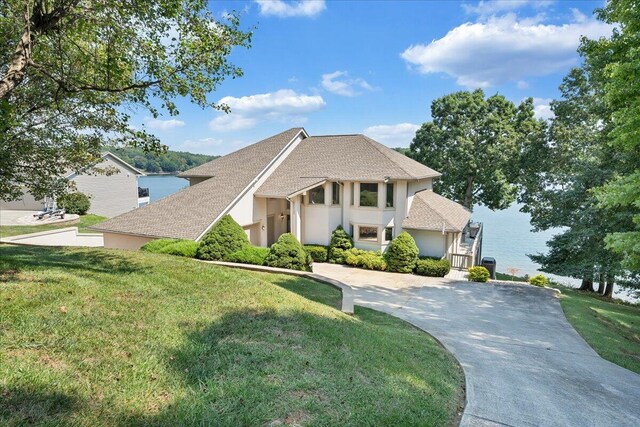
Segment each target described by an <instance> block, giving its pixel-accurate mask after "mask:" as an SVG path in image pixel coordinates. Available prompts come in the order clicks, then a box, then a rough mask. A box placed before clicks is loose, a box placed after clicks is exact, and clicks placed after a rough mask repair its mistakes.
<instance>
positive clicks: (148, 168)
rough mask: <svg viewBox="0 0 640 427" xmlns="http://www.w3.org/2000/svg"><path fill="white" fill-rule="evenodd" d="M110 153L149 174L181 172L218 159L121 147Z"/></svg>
mask: <svg viewBox="0 0 640 427" xmlns="http://www.w3.org/2000/svg"><path fill="white" fill-rule="evenodd" d="M110 151H111V152H113V153H114V154H115V155H116V156H118V157H120V158H121V159H122V160H124V161H125V162H127V163H129V164H130V165H132V166H133V167H135V168H137V169H141V170H143V171H145V172H149V173H175V172H182V171H185V170H187V169H191V168H195V167H196V166H200V165H201V164H203V163H207V162H209V161H211V160H213V159H215V158H216V157H218V156H208V155H206V154H194V153H188V152H186V151H171V150H167V151H166V152H163V153H157V152H154V151H145V150H143V149H142V148H134V147H121V148H115V149H111V150H110Z"/></svg>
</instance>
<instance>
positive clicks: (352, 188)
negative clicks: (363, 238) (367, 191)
mask: <svg viewBox="0 0 640 427" xmlns="http://www.w3.org/2000/svg"><path fill="white" fill-rule="evenodd" d="M355 191H356V190H355V185H354V184H353V182H352V183H351V206H353V199H354V198H355ZM351 235H352V236H353V233H352V234H351Z"/></svg>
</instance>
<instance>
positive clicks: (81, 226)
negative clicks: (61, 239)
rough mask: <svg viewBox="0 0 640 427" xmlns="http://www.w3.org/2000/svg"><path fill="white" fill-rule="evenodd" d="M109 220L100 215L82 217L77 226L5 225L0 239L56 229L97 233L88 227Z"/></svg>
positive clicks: (1, 230)
mask: <svg viewBox="0 0 640 427" xmlns="http://www.w3.org/2000/svg"><path fill="white" fill-rule="evenodd" d="M105 219H107V218H106V217H104V216H99V215H92V214H89V215H82V216H81V217H80V221H79V222H77V223H75V224H69V223H66V224H64V223H63V224H45V225H3V226H1V227H0V238H2V237H9V236H18V235H20V234H29V233H37V232H39V231H48V230H55V229H56V228H66V227H78V231H80V232H81V233H95V231H92V230H89V229H88V228H87V227H91V226H92V225H96V224H97V223H99V222H102V221H104V220H105Z"/></svg>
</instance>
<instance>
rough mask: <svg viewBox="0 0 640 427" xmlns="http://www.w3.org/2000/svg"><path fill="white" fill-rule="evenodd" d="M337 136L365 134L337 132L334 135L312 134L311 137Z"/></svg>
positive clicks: (359, 134)
mask: <svg viewBox="0 0 640 427" xmlns="http://www.w3.org/2000/svg"><path fill="white" fill-rule="evenodd" d="M336 136H365V135H364V134H363V133H336V134H334V135H310V136H309V138H332V137H336Z"/></svg>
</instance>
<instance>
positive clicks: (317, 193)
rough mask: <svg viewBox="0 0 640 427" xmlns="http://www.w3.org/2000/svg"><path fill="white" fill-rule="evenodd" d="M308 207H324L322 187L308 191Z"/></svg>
mask: <svg viewBox="0 0 640 427" xmlns="http://www.w3.org/2000/svg"><path fill="white" fill-rule="evenodd" d="M309 204H310V205H324V187H323V186H320V187H316V188H312V189H311V190H309Z"/></svg>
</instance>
